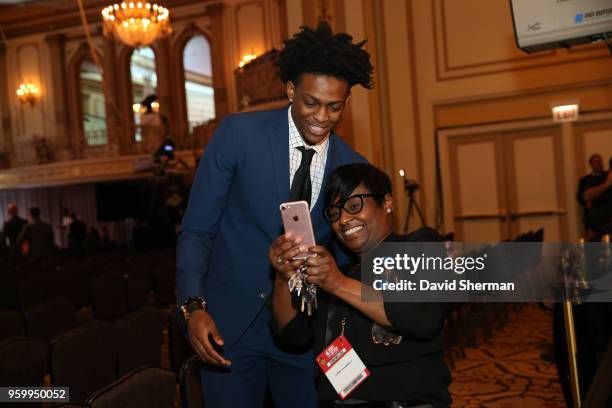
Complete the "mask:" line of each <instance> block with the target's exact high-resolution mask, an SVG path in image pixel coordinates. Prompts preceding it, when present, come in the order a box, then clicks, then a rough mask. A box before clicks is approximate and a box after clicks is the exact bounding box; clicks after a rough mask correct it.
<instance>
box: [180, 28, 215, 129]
mask: <svg viewBox="0 0 612 408" xmlns="http://www.w3.org/2000/svg"><path fill="white" fill-rule="evenodd" d="M210 59H211V57H210V44H209V43H208V40H207V39H206V37H204V36H203V35H197V36H195V37H193V38H191V39H190V40H189V41H188V42H187V44H186V45H185V51H184V52H183V67H184V69H185V96H186V99H187V100H186V102H187V121H188V122H189V132H190V133H191V130H192V129H193V127H194V126H197V125H201V124H203V123H205V122H207V121H209V120H210V119H213V118H214V117H215V99H214V91H213V86H212V85H213V83H212V64H211V60H210Z"/></svg>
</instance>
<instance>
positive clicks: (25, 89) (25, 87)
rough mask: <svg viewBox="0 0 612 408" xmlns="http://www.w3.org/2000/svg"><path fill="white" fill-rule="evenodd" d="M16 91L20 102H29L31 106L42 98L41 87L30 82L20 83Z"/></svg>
mask: <svg viewBox="0 0 612 408" xmlns="http://www.w3.org/2000/svg"><path fill="white" fill-rule="evenodd" d="M16 93H17V97H18V98H19V102H21V103H26V102H28V103H29V104H30V106H34V103H35V102H36V101H37V100H39V99H40V89H38V87H37V86H36V85H34V84H30V83H21V84H19V88H17V92H16Z"/></svg>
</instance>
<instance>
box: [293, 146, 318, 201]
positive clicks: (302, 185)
mask: <svg viewBox="0 0 612 408" xmlns="http://www.w3.org/2000/svg"><path fill="white" fill-rule="evenodd" d="M297 149H299V151H301V152H302V161H301V162H300V167H298V169H297V171H296V172H295V176H293V183H292V184H291V190H290V192H289V201H299V200H304V201H306V202H307V203H308V205H310V198H311V195H312V184H311V181H310V163H312V156H314V154H315V153H316V152H315V151H314V149H307V148H306V147H304V146H298V147H297Z"/></svg>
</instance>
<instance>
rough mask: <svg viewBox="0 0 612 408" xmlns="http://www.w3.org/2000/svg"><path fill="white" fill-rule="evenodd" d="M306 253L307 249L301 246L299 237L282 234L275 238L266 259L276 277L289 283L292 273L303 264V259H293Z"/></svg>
mask: <svg viewBox="0 0 612 408" xmlns="http://www.w3.org/2000/svg"><path fill="white" fill-rule="evenodd" d="M306 252H308V248H306V247H305V246H304V245H302V239H301V238H300V237H294V236H291V234H283V235H281V236H280V237H278V238H276V240H274V242H273V243H272V245H271V246H270V249H269V250H268V259H269V260H270V263H271V264H272V267H273V268H274V269H275V270H276V272H277V273H276V274H277V276H278V277H279V278H281V279H282V280H285V281H289V278H291V275H292V274H293V272H295V271H296V270H297V269H298V268H299V267H300V266H301V265H302V264H303V263H304V260H303V259H295V257H299V256H300V255H302V254H304V253H306Z"/></svg>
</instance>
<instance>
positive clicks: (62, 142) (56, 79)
mask: <svg viewBox="0 0 612 408" xmlns="http://www.w3.org/2000/svg"><path fill="white" fill-rule="evenodd" d="M45 41H46V42H47V45H48V46H49V55H50V57H51V58H50V63H51V78H52V79H53V82H52V83H51V89H52V92H53V100H54V107H55V112H54V120H55V135H53V136H54V139H55V140H56V141H57V145H58V146H60V149H69V148H70V135H69V132H68V109H67V106H68V97H67V94H68V92H67V89H66V70H67V69H66V63H65V61H66V47H65V42H66V39H65V36H64V35H63V34H54V35H49V36H47V37H45Z"/></svg>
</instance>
